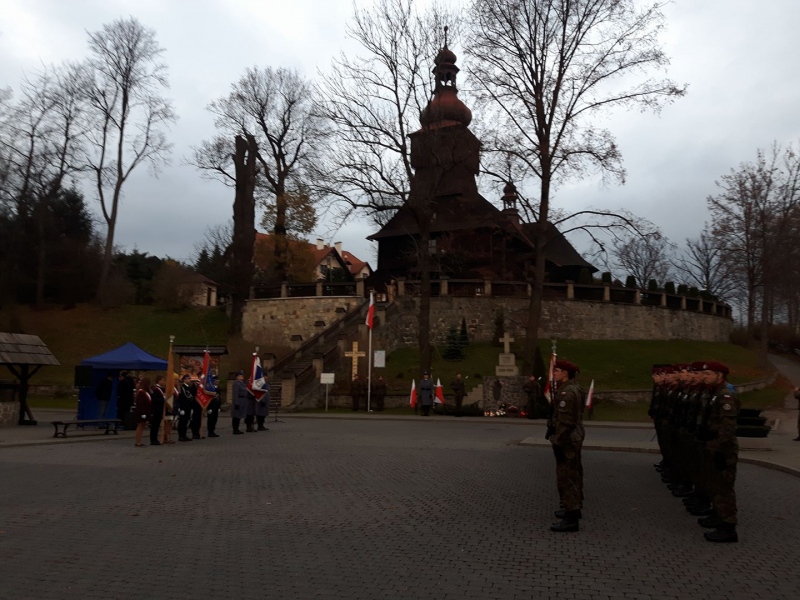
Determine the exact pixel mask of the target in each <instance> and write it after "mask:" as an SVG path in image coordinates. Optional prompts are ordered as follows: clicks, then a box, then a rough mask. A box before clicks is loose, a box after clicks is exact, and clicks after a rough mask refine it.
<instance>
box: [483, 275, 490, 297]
mask: <svg viewBox="0 0 800 600" xmlns="http://www.w3.org/2000/svg"><path fill="white" fill-rule="evenodd" d="M483 295H484V296H491V295H492V280H491V279H484V280H483Z"/></svg>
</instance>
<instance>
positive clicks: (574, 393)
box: [550, 379, 586, 446]
mask: <svg viewBox="0 0 800 600" xmlns="http://www.w3.org/2000/svg"><path fill="white" fill-rule="evenodd" d="M585 403H586V392H585V391H584V389H583V388H582V387H581V385H580V384H579V383H578V382H577V381H575V380H574V379H570V380H569V381H566V382H564V383H562V384H559V386H558V387H557V388H556V395H555V398H554V400H553V418H552V426H553V430H554V432H553V435H552V436H551V437H550V441H551V442H552V443H553V444H555V445H558V446H566V445H569V444H579V443H581V442H582V441H583V439H584V437H585V433H584V430H583V407H584V406H585Z"/></svg>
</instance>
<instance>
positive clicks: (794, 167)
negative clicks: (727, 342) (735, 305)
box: [708, 143, 800, 361]
mask: <svg viewBox="0 0 800 600" xmlns="http://www.w3.org/2000/svg"><path fill="white" fill-rule="evenodd" d="M717 186H718V187H719V188H720V190H721V191H720V192H719V193H718V194H717V195H716V196H709V197H708V208H709V212H710V213H711V218H712V227H713V228H714V234H715V236H716V237H717V239H718V240H719V242H720V244H721V247H722V248H723V250H724V252H723V257H724V260H725V262H726V264H728V265H729V266H730V267H731V268H732V269H734V270H736V271H737V272H739V273H740V274H741V277H742V279H743V280H744V282H745V284H746V290H747V325H748V331H750V330H751V329H752V327H753V325H754V323H755V313H756V308H757V306H760V309H761V310H760V329H761V332H760V347H759V350H760V354H761V358H762V360H763V361H766V356H767V349H768V334H769V325H770V321H771V314H772V311H773V308H774V300H775V292H776V290H777V289H778V287H779V285H780V281H781V278H782V276H783V270H784V269H785V267H786V261H787V256H788V254H787V252H785V251H784V250H783V249H784V247H785V244H786V241H787V240H789V239H791V236H792V234H793V233H794V232H796V231H797V222H796V221H797V218H798V211H799V210H800V155H799V154H798V149H796V148H795V147H794V146H793V145H789V146H788V147H787V148H785V149H783V148H781V147H780V146H779V145H778V144H777V143H775V144H773V146H772V148H771V149H770V151H769V152H765V151H764V150H761V149H759V150H758V151H757V152H756V159H755V161H753V162H748V163H742V164H741V165H739V167H738V168H736V169H731V171H730V173H729V174H727V175H724V176H723V177H721V178H720V180H719V181H718V182H717Z"/></svg>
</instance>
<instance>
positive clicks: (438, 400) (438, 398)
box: [433, 377, 444, 406]
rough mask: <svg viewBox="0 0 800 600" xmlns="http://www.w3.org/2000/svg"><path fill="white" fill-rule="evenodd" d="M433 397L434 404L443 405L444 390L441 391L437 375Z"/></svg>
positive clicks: (440, 383)
mask: <svg viewBox="0 0 800 600" xmlns="http://www.w3.org/2000/svg"><path fill="white" fill-rule="evenodd" d="M435 396H436V397H435V398H434V399H433V402H434V404H436V403H439V404H441V405H442V406H444V392H443V391H442V381H441V379H439V378H438V377H437V378H436V390H435Z"/></svg>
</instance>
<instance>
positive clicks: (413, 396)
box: [409, 379, 417, 408]
mask: <svg viewBox="0 0 800 600" xmlns="http://www.w3.org/2000/svg"><path fill="white" fill-rule="evenodd" d="M409 404H410V405H411V408H416V406H417V381H416V380H415V379H412V380H411V396H410V402H409Z"/></svg>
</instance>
